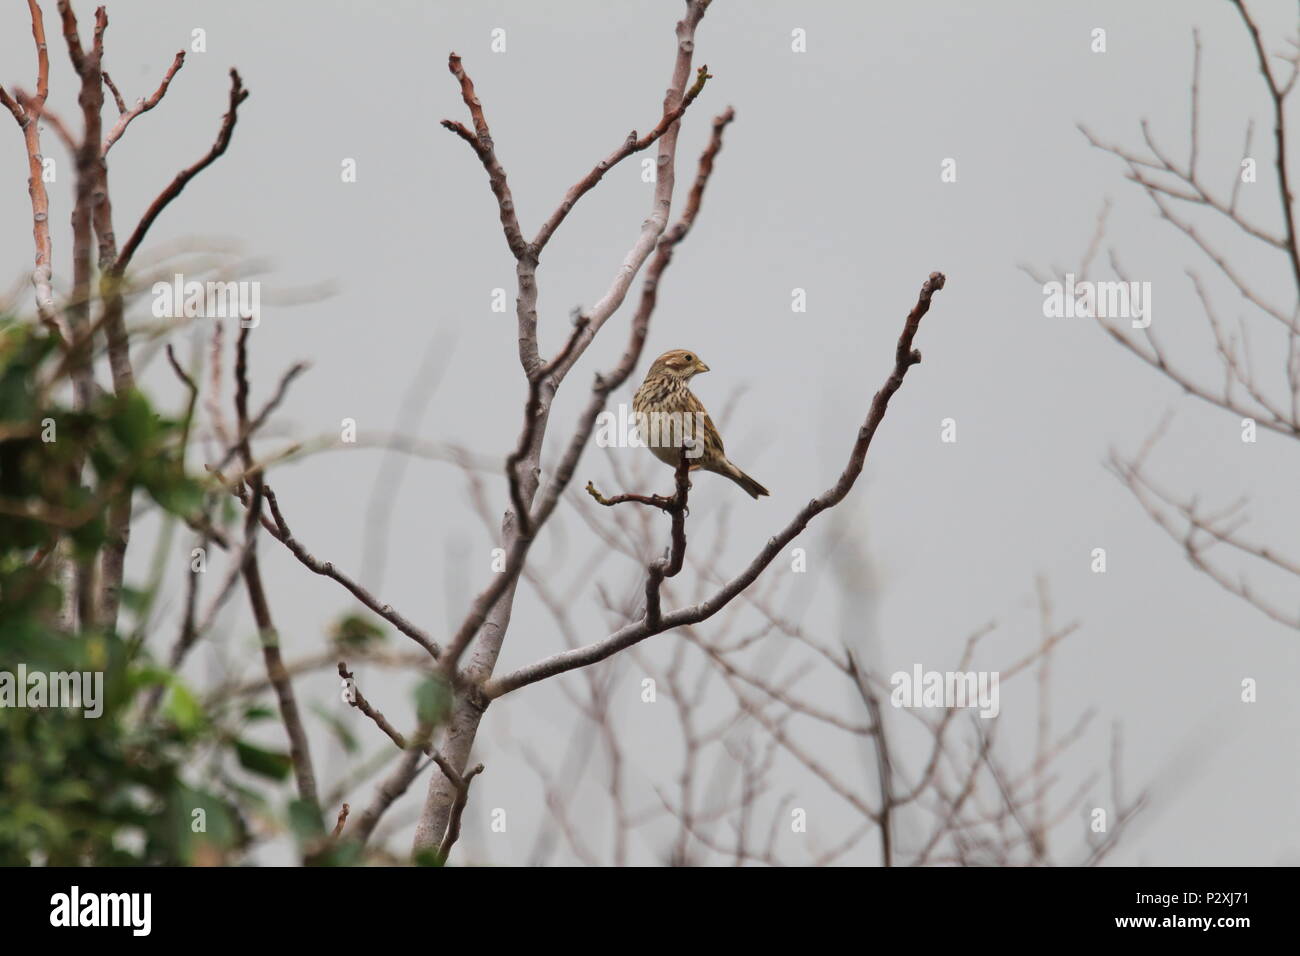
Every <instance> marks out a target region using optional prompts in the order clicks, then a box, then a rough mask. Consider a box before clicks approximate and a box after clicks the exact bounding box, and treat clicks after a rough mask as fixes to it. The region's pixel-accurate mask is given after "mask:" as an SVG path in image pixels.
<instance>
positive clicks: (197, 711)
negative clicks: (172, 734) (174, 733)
mask: <svg viewBox="0 0 1300 956" xmlns="http://www.w3.org/2000/svg"><path fill="white" fill-rule="evenodd" d="M166 713H167V716H168V717H169V718H171V721H172V723H174V724H175V725H176V727H177V729H178V730H180V732H181V733H183V734H185V735H187V736H188V735H190V734H192V733H194V732H195V731H197V730H199V729H200V728H201V727H202V726H203V708H202V707H200V706H199V702H198V699H197V698H195V696H194V695H193V694H192V693H190V689H189V688H188V687H186V686H185V685H184V684H183V683H182V682H181V681H179V680H173V681H172V686H171V692H170V693H169V694H168V695H167V709H166Z"/></svg>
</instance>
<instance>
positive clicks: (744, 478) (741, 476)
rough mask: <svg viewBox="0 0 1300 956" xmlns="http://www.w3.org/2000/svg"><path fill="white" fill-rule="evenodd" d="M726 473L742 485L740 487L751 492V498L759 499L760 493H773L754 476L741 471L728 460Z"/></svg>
mask: <svg viewBox="0 0 1300 956" xmlns="http://www.w3.org/2000/svg"><path fill="white" fill-rule="evenodd" d="M724 474H725V475H726V476H727V477H728V478H730V479H731V480H732V481H734V482H735V483H736V484H738V485H740V487H742V488H744V489H745V491H747V492H749V496H750V497H751V498H755V499H757V498H758V497H759V495H767V494H771V492H769V491H768V490H767V489H766V488H764V487H763V486H762V485H760V484H759V483H758V482H757V481H755V480H754V479H753V478H751V477H749V475H747V474H745V473H744V472H743V471H741V470H740V469H739V468H737V467H736V466H735V465H733V464H732V463H731V462H727V471H725V472H724Z"/></svg>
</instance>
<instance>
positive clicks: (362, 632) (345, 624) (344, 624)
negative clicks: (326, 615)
mask: <svg viewBox="0 0 1300 956" xmlns="http://www.w3.org/2000/svg"><path fill="white" fill-rule="evenodd" d="M385 637H387V635H386V634H385V633H384V629H383V628H382V627H380V626H379V624H378V623H377V622H376V621H374V620H372V619H370V618H368V617H366V616H364V615H361V614H344V615H343V616H342V617H340V618H339V619H338V620H336V621H335V622H334V625H333V627H331V628H330V639H331V640H332V641H334V643H336V644H343V645H346V646H347V647H354V648H363V647H365V646H366V645H367V644H369V643H371V642H372V641H380V640H383V639H384V638H385Z"/></svg>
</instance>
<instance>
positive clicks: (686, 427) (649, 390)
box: [632, 349, 769, 498]
mask: <svg viewBox="0 0 1300 956" xmlns="http://www.w3.org/2000/svg"><path fill="white" fill-rule="evenodd" d="M708 370H709V367H708V366H707V365H705V364H704V362H702V361H701V360H700V357H699V356H698V355H696V354H695V353H694V352H688V351H686V350H685V349H673V350H672V351H671V352H665V353H664V354H663V355H661V356H659V357H658V358H657V359H655V361H654V364H653V365H651V366H650V371H648V372H646V376H645V381H644V382H642V383H641V387H640V388H638V389H637V391H636V395H635V396H634V397H633V398H632V411H633V412H634V413H635V414H636V419H637V427H638V429H639V431H640V434H641V438H642V439H643V440H644V441H645V443H646V444H647V445H648V446H649V448H650V451H652V452H653V453H654V456H655V457H656V458H658V459H659V460H660V461H662V462H663V463H664V464H666V465H671V466H672V467H673V468H676V467H677V464H678V462H679V461H680V460H681V448H682V445H683V444H685V445H686V446H687V447H688V448H690V451H688V453H687V457H688V458H689V459H690V462H691V465H690V467H691V471H695V470H696V469H703V470H704V471H711V472H714V473H715V474H719V475H723V476H725V477H727V478H730V479H731V480H732V481H734V482H735V483H736V484H738V485H740V487H742V488H744V489H745V491H747V492H749V494H750V496H751V497H753V498H757V497H758V496H759V495H766V494H768V493H769V492H768V490H767V489H766V488H764V487H763V486H762V485H760V484H759V483H758V482H757V481H755V480H754V479H753V478H751V477H749V475H747V474H745V473H744V472H743V471H741V470H740V469H739V468H737V467H736V466H735V465H733V464H732V463H731V462H730V461H728V460H727V453H726V451H725V450H724V449H723V447H722V436H721V435H719V434H718V430H717V429H716V428H715V427H714V426H713V420H712V419H711V418H709V413H708V412H707V411H705V410H704V406H703V405H702V404H700V400H699V399H698V398H696V397H695V396H694V395H693V394H692V393H691V390H690V387H689V386H688V383H689V382H690V380H691V376H693V375H697V374H699V373H700V372H707V371H708ZM697 440H701V443H702V445H703V449H702V451H700V450H697V448H695V447H692V445H693V444H694V442H695V441H697Z"/></svg>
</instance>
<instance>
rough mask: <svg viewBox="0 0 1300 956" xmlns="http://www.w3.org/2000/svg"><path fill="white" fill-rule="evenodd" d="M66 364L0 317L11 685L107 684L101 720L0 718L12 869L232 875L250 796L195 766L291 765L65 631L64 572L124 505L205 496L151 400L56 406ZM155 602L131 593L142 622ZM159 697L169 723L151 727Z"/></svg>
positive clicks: (93, 633) (4, 658) (146, 668)
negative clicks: (226, 756) (46, 681)
mask: <svg viewBox="0 0 1300 956" xmlns="http://www.w3.org/2000/svg"><path fill="white" fill-rule="evenodd" d="M63 366H64V354H63V352H62V351H61V349H60V348H59V347H58V346H57V343H56V342H55V341H54V340H53V339H52V338H51V337H50V336H49V335H47V334H46V333H45V332H44V331H43V330H41V329H38V328H35V327H33V326H31V325H23V324H19V323H17V322H13V321H10V320H7V319H5V318H3V317H0V679H3V676H4V675H9V681H10V689H11V692H12V688H13V687H14V686H15V684H16V681H17V677H18V674H19V672H20V669H23V670H25V672H26V673H27V674H31V673H35V672H39V673H44V674H49V673H54V672H60V673H72V672H77V673H81V674H91V675H96V674H98V675H101V676H100V679H101V680H102V699H101V700H99V701H98V702H97V703H96V706H95V708H94V709H96V710H97V709H98V708H99V707H100V706H102V712H101V713H100V714H99V716H97V717H92V716H88V713H90V712H93V711H92V710H91V709H90V708H88V707H85V706H83V707H82V708H80V709H74V708H71V707H66V706H63V707H59V706H46V707H33V706H23V707H19V706H13V703H14V702H10V703H9V705H7V706H0V864H3V865H24V864H27V863H30V862H33V861H40V860H44V861H46V862H48V863H50V864H61V865H81V864H93V865H121V864H128V865H129V864H193V863H214V862H223V861H226V860H228V859H229V858H230V857H231V855H232V854H235V853H238V851H239V850H240V849H241V848H242V847H244V846H245V845H246V844H247V842H248V833H247V830H246V827H245V824H244V822H243V817H242V814H241V809H240V807H241V805H247V804H248V803H249V799H248V795H247V794H246V793H241V792H240V791H239V790H238V789H237V788H236V787H234V786H232V785H231V784H230V783H229V781H227V780H226V779H225V778H224V777H223V776H222V775H221V774H215V775H211V776H212V777H213V780H212V782H210V783H207V784H203V785H200V784H198V783H196V782H195V780H194V779H193V778H194V777H195V776H196V774H195V772H194V769H193V767H192V764H193V760H194V756H195V754H196V753H200V752H205V750H206V751H207V752H214V753H215V754H216V756H217V757H218V759H219V758H220V756H221V754H222V753H223V752H225V751H229V750H233V751H234V753H235V754H236V755H237V757H238V760H239V762H240V763H241V764H242V765H243V766H245V767H248V768H250V769H254V770H256V771H257V772H259V773H265V774H269V775H273V776H276V777H277V779H280V778H283V776H284V774H285V772H286V771H287V758H285V757H284V756H283V755H281V754H274V753H272V752H270V751H266V750H264V749H261V748H257V747H254V746H253V745H251V744H247V743H246V742H244V741H242V740H238V739H235V738H234V737H232V735H230V734H229V733H227V732H225V731H223V730H221V729H220V728H219V727H218V726H217V724H216V722H215V721H214V720H213V719H212V717H211V715H209V714H208V713H206V712H205V709H204V706H203V705H202V704H201V703H200V701H199V700H198V699H197V698H196V697H195V695H194V694H193V692H192V691H191V690H190V689H189V688H188V687H186V686H185V685H184V684H183V683H182V682H181V681H180V680H178V679H177V678H175V677H174V676H173V675H171V674H169V673H167V672H166V671H163V670H161V669H159V668H158V667H156V666H155V665H153V664H151V663H150V662H149V661H148V660H147V659H144V658H142V657H141V656H140V655H139V654H138V653H137V647H136V646H135V645H134V644H132V643H130V642H128V641H125V640H123V639H122V638H121V637H120V636H119V635H118V634H117V633H116V632H115V631H109V632H107V633H104V632H100V631H97V630H82V631H80V632H77V633H68V632H67V631H65V630H62V629H61V628H60V626H59V623H58V622H59V610H60V607H61V605H62V603H63V594H62V590H61V579H60V576H59V574H58V573H57V570H56V569H57V568H58V567H59V564H60V558H61V557H62V556H63V555H64V554H71V555H73V556H74V557H76V558H87V557H89V556H91V555H93V554H94V552H95V549H97V548H98V547H99V546H100V545H101V544H102V543H103V541H104V538H105V533H106V522H105V518H104V514H105V511H106V509H107V507H108V504H109V502H110V501H111V500H112V499H113V498H114V496H116V495H123V494H136V493H142V494H145V495H147V496H148V497H150V498H151V499H152V500H153V501H155V502H156V503H157V504H158V505H159V506H161V507H162V508H163V509H165V510H167V511H169V512H171V513H174V514H193V513H194V512H196V511H197V509H198V507H199V504H200V502H201V498H202V486H201V485H200V483H199V482H198V481H196V480H194V479H193V478H191V477H190V476H188V475H186V474H185V471H184V467H183V464H182V462H183V457H184V456H183V449H182V448H181V442H180V439H181V434H182V429H181V426H180V423H178V422H177V421H174V420H172V419H169V418H167V417H165V416H163V415H160V414H159V413H158V412H157V411H155V409H154V408H153V406H152V405H151V404H150V403H149V401H148V399H147V398H146V397H145V396H144V395H143V394H141V393H139V392H132V393H129V394H126V395H122V396H116V397H115V396H111V395H106V396H102V397H100V398H98V399H97V400H96V401H95V402H94V403H93V404H92V406H91V407H90V408H88V409H86V410H84V411H78V410H75V409H73V408H70V407H67V406H66V405H64V404H61V403H60V401H59V400H57V399H56V398H55V396H56V395H58V394H62V393H66V392H67V391H68V389H67V388H66V387H63V388H59V387H54V385H58V384H64V385H66V380H65V375H64V371H65V369H64V368H63ZM147 604H148V602H147V601H144V600H142V596H141V595H139V594H138V593H132V592H130V591H127V592H126V593H125V595H124V600H123V605H124V607H126V608H127V609H128V610H130V609H131V608H136V609H139V608H141V607H142V606H147ZM92 681H93V678H92ZM92 686H93V684H92ZM160 691H165V696H164V701H163V706H162V707H161V708H160V710H159V713H158V715H157V716H156V717H154V719H152V720H150V721H147V722H146V721H142V720H141V712H142V710H143V707H144V703H145V701H146V700H147V699H148V697H149V696H150V695H151V694H153V693H156V692H160ZM3 700H4V698H3V697H0V702H3ZM82 702H83V705H84V704H87V703H88V700H87V698H86V696H85V694H84V692H83V698H82ZM272 771H274V773H272Z"/></svg>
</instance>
